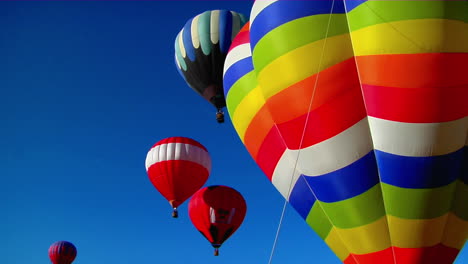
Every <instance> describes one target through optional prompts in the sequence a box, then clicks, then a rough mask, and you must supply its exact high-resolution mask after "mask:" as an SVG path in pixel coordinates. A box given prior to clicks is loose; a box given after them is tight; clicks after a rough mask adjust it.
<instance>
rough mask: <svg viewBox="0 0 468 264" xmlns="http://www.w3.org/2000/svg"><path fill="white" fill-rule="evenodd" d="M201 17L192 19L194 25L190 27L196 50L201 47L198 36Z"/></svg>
mask: <svg viewBox="0 0 468 264" xmlns="http://www.w3.org/2000/svg"><path fill="white" fill-rule="evenodd" d="M199 18H200V15H198V16H196V17H194V18H193V19H192V24H191V25H190V33H191V34H192V45H193V47H194V48H195V49H198V47H200V36H199V35H198V19H199Z"/></svg>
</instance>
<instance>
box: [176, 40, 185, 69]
mask: <svg viewBox="0 0 468 264" xmlns="http://www.w3.org/2000/svg"><path fill="white" fill-rule="evenodd" d="M180 36H181V35H180V33H179V34H178V35H177V37H176V40H175V43H174V46H175V53H176V59H177V61H178V62H179V65H180V67H182V69H183V70H184V71H187V64H186V63H185V61H184V58H183V57H182V53H181V52H180V48H179V38H180Z"/></svg>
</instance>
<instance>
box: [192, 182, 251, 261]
mask: <svg viewBox="0 0 468 264" xmlns="http://www.w3.org/2000/svg"><path fill="white" fill-rule="evenodd" d="M188 210H189V216H190V220H191V221H192V223H193V225H194V226H195V228H196V229H197V230H198V231H200V233H201V234H202V235H203V236H204V237H205V238H206V239H207V240H208V241H209V242H210V243H211V245H212V246H213V248H214V249H215V251H214V255H215V256H218V254H219V247H221V245H222V244H223V242H224V241H226V240H227V239H228V238H229V237H230V236H231V235H232V234H233V233H234V232H236V230H237V229H238V228H239V227H240V225H241V224H242V221H243V220H244V217H245V213H246V210H247V205H246V204H245V200H244V198H243V197H242V195H241V194H240V193H239V192H238V191H236V190H234V189H233V188H231V187H228V186H223V185H213V186H209V187H205V188H203V189H200V190H198V191H197V192H196V193H195V194H194V195H193V197H192V198H191V199H190V202H189V205H188Z"/></svg>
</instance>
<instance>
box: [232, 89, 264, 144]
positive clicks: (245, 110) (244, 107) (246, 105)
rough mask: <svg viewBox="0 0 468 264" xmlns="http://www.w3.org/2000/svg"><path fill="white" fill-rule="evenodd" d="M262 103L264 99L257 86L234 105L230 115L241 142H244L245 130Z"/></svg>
mask: <svg viewBox="0 0 468 264" xmlns="http://www.w3.org/2000/svg"><path fill="white" fill-rule="evenodd" d="M264 104H265V99H264V98H263V94H262V91H261V90H260V87H258V86H257V87H255V88H254V89H252V91H250V92H249V93H248V94H247V95H246V96H245V97H244V98H243V99H242V101H241V102H240V103H239V105H238V106H237V107H236V110H235V112H234V114H233V115H232V123H233V124H234V127H235V129H236V131H237V134H239V137H240V138H241V140H242V142H244V137H245V132H246V130H247V128H248V126H249V124H250V122H251V121H252V119H253V118H254V117H255V114H257V112H258V111H259V110H260V108H262V106H263V105H264Z"/></svg>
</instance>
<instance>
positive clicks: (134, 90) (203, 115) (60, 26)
mask: <svg viewBox="0 0 468 264" xmlns="http://www.w3.org/2000/svg"><path fill="white" fill-rule="evenodd" d="M251 5H252V1H142V2H120V1H119V2H106V1H102V2H55V1H53V2H3V1H2V2H0V121H1V122H2V125H1V129H0V143H1V144H0V146H1V147H2V151H1V152H0V153H1V154H0V155H1V159H0V179H1V180H2V182H1V184H0V209H1V217H0V263H2V264H27V263H35V264H42V263H44V264H46V263H49V259H48V256H47V250H48V247H49V245H50V244H51V243H53V242H54V241H57V240H68V241H71V242H73V243H74V244H75V245H76V246H77V248H78V257H77V259H76V260H75V262H74V264H75V263H76V264H107V263H112V264H130V263H144V264H146V263H155V264H156V263H172V264H198V263H204V264H209V263H217V264H219V263H223V264H229V263H236V264H238V263H255V264H257V263H265V264H266V263H267V262H268V259H269V255H270V251H271V247H272V244H273V241H274V238H275V233H276V230H277V227H278V221H279V219H280V214H281V210H282V207H283V201H284V200H283V198H282V197H281V196H280V194H279V193H278V192H277V191H276V190H275V189H274V187H273V186H272V185H271V183H270V182H269V181H268V180H267V178H266V177H265V176H264V175H263V173H262V172H261V171H260V169H258V167H257V166H256V164H255V163H254V161H253V160H252V159H251V157H250V156H249V154H248V153H247V151H246V150H245V148H244V146H243V145H242V143H241V141H240V140H239V138H238V136H237V134H236V133H235V131H234V128H233V127H232V125H231V122H230V120H229V118H227V120H226V123H225V124H222V125H219V124H217V123H216V121H215V119H214V113H215V109H214V108H212V107H211V105H209V104H208V103H207V102H205V101H204V100H203V99H202V98H201V97H199V96H198V95H197V94H196V93H195V92H193V91H192V90H191V89H190V88H188V86H186V84H185V83H184V81H183V80H182V78H181V77H180V76H179V75H178V73H177V71H176V69H175V66H174V59H173V56H174V55H173V53H174V51H173V41H174V38H175V36H176V34H177V33H178V32H179V30H180V28H181V27H182V26H183V25H184V24H185V21H186V20H187V19H189V18H191V17H193V16H195V15H196V14H198V13H201V12H203V11H206V10H212V9H230V10H233V11H238V12H241V13H243V14H245V15H247V16H248V15H249V13H250V8H251ZM170 136H188V137H192V138H194V139H196V140H198V141H199V142H201V143H202V144H203V145H205V146H206V147H207V148H208V150H209V151H210V154H211V156H212V161H213V170H212V174H211V176H210V178H209V180H208V182H207V184H206V185H213V184H223V185H228V186H231V187H233V188H235V189H237V190H238V191H240V192H241V193H242V194H243V195H244V197H245V199H246V201H247V203H248V212H247V216H246V219H245V221H244V224H243V225H242V226H241V228H240V229H239V230H238V231H237V232H236V233H235V234H234V235H233V236H232V237H231V238H230V239H229V240H228V241H227V242H226V243H225V244H224V245H223V247H222V248H221V255H220V256H219V257H213V256H212V249H211V246H210V245H209V243H208V242H207V241H206V240H205V239H204V238H203V237H202V236H201V235H200V234H199V233H198V231H196V230H195V228H194V227H193V226H192V224H191V223H190V220H189V218H188V214H187V203H185V204H184V205H183V206H182V207H181V208H180V218H178V219H172V218H171V216H170V214H171V208H170V206H169V205H168V203H167V201H166V200H164V198H163V197H162V196H160V194H159V193H158V192H157V191H156V190H155V189H154V188H153V186H152V184H151V183H150V181H149V180H148V177H147V175H146V171H145V166H144V161H145V157H146V153H147V151H148V150H149V148H150V147H151V146H152V145H153V144H154V143H155V142H156V141H158V140H160V139H163V138H165V137H170ZM273 263H275V264H286V263H293V264H294V263H325V264H326V263H331V264H335V263H340V262H339V261H338V259H337V258H336V257H335V256H334V255H333V253H332V252H331V251H330V250H329V249H328V248H327V247H326V245H325V244H324V243H323V242H322V241H321V240H320V239H319V237H318V236H317V235H315V233H314V232H313V231H312V230H311V229H310V228H309V227H308V226H307V225H306V224H305V223H304V222H303V220H302V219H301V218H300V217H299V216H298V215H297V214H296V213H295V212H294V211H293V209H291V208H290V207H288V209H287V211H286V215H285V218H284V222H283V225H282V232H281V234H280V237H279V240H278V246H277V249H276V251H275V257H274V259H273ZM456 263H460V264H461V263H468V253H467V250H466V249H465V250H464V251H463V253H462V254H461V255H460V256H459V258H458V260H457V262H456Z"/></svg>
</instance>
